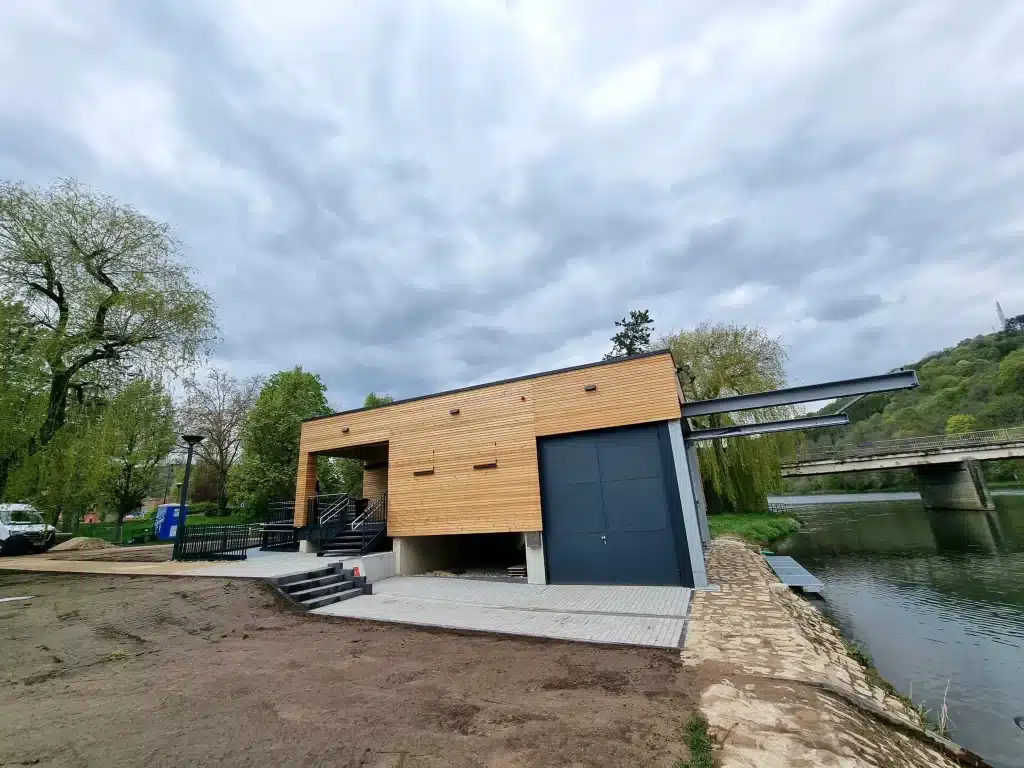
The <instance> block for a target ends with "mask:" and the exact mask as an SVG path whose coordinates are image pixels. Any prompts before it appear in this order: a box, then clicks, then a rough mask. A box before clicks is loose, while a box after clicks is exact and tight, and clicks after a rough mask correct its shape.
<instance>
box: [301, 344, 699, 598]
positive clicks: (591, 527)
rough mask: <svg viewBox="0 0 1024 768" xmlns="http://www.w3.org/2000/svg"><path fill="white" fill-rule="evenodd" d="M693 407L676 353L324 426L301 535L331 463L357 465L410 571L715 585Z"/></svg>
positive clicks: (311, 523)
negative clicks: (320, 464)
mask: <svg viewBox="0 0 1024 768" xmlns="http://www.w3.org/2000/svg"><path fill="white" fill-rule="evenodd" d="M682 402H683V397H682V391H681V389H680V387H679V384H678V380H677V376H676V368H675V364H674V362H673V359H672V356H671V354H670V353H669V352H668V351H667V350H665V351H658V352H652V353H647V354H642V355H636V356H632V357H626V358H616V359H612V360H607V361H603V362H599V363H593V364H590V365H582V366H577V367H574V368H565V369H561V370H556V371H548V372H545V373H538V374H535V375H531V376H523V377H519V378H515V379H508V380H505V381H497V382H494V383H490V384H483V385H479V386H473V387H466V388H464V389H458V390H452V391H449V392H441V393H438V394H433V395H427V396H424V397H417V398H412V399H409V400H402V401H398V402H395V403H392V404H390V405H387V406H384V407H381V408H375V409H359V410H353V411H344V412H342V413H336V414H333V415H331V416H326V417H321V418H316V419H311V420H309V421H306V422H305V423H303V425H302V436H301V441H300V447H299V471H298V482H297V487H296V491H295V501H296V504H295V526H296V527H297V528H298V529H299V531H300V537H302V536H305V537H309V534H310V531H311V530H312V528H314V527H315V525H316V523H317V521H316V520H310V509H311V508H312V509H315V507H313V506H312V505H311V504H310V499H311V498H312V497H313V496H314V494H315V492H316V490H315V489H316V457H317V456H320V455H326V456H339V457H348V458H355V459H359V460H361V461H363V463H364V467H365V469H364V482H363V495H364V496H365V497H366V498H370V499H373V498H377V497H380V496H382V495H383V494H385V493H386V509H387V534H388V536H389V537H391V542H392V547H393V550H394V557H395V569H396V572H397V573H398V574H414V573H422V572H425V571H429V570H434V569H437V568H454V567H458V566H460V565H465V564H467V563H478V562H481V561H483V560H488V559H489V560H490V561H491V562H493V563H504V562H506V561H508V562H509V564H512V562H513V561H516V560H518V561H519V562H522V561H523V560H525V563H526V566H527V572H528V579H529V581H530V582H531V583H539V584H545V583H557V584H664V585H683V586H703V585H704V584H705V575H704V559H703V548H702V544H703V543H704V542H703V538H706V536H707V533H706V532H707V522H706V519H702V518H703V514H704V509H703V504H702V496H701V492H700V483H699V480H697V482H691V476H694V477H695V476H696V467H695V461H694V458H693V456H692V455H690V456H689V457H688V455H687V453H686V450H685V448H684V441H683V432H682V425H681V406H682ZM314 514H315V512H314Z"/></svg>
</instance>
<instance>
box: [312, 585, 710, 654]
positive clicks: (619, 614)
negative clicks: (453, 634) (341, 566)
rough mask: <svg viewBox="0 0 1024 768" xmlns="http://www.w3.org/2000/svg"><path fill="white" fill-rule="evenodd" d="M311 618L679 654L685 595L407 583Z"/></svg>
mask: <svg viewBox="0 0 1024 768" xmlns="http://www.w3.org/2000/svg"><path fill="white" fill-rule="evenodd" d="M373 591H374V594H372V595H365V596H363V597H357V598H355V599H352V600H346V601H345V602H343V603H335V604H333V605H329V606H326V607H324V608H318V609H317V610H315V611H313V612H314V613H320V614H325V615H331V616H347V617H350V618H359V619H373V620H376V621H391V622H398V623H404V624H416V625H420V626H430V627H444V628H447V629H466V630H474V631H480V632H499V633H507V634H513V635H529V636H533V637H550V638H555V639H560V640H577V641H581V642H590V643H611V644H621V645H638V646H647V647H655V648H678V647H679V644H680V640H681V638H682V634H683V630H684V629H685V627H686V613H687V610H688V608H689V602H690V593H691V590H689V589H686V588H684V587H620V586H595V585H578V586H575V585H574V586H570V585H547V586H540V585H533V584H507V583H501V582H488V581H473V580H470V579H450V578H433V577H427V576H405V577H395V578H391V579H384V580H382V581H378V582H376V583H375V584H374V585H373Z"/></svg>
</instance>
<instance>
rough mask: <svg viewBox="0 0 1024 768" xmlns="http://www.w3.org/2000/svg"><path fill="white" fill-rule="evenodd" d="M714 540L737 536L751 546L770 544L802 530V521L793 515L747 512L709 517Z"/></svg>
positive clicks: (709, 525)
mask: <svg viewBox="0 0 1024 768" xmlns="http://www.w3.org/2000/svg"><path fill="white" fill-rule="evenodd" d="M708 527H709V528H710V529H711V536H712V538H717V537H719V536H737V537H739V538H741V539H743V540H744V541H749V542H750V543H751V544H770V543H771V542H773V541H776V540H777V539H781V538H782V537H783V536H788V535H789V534H791V533H794V532H796V531H798V530H800V521H799V520H798V519H797V518H795V517H793V516H792V515H786V514H776V513H774V512H747V513H743V514H737V515H708Z"/></svg>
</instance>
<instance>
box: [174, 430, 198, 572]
mask: <svg viewBox="0 0 1024 768" xmlns="http://www.w3.org/2000/svg"><path fill="white" fill-rule="evenodd" d="M181 439H182V440H184V441H185V442H186V443H187V444H188V456H187V458H186V459H185V479H184V480H183V481H182V483H181V503H180V504H179V505H178V527H177V528H176V529H175V531H174V558H175V559H179V558H180V556H181V549H182V545H183V544H184V543H185V503H186V502H187V500H188V478H189V475H191V474H192V450H193V449H194V448H195V447H196V446H197V445H199V443H201V442H203V436H202V435H182V436H181Z"/></svg>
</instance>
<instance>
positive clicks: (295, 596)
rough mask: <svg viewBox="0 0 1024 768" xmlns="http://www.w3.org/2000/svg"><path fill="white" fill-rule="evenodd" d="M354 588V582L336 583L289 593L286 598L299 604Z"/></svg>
mask: <svg viewBox="0 0 1024 768" xmlns="http://www.w3.org/2000/svg"><path fill="white" fill-rule="evenodd" d="M355 586H356V584H355V582H354V581H337V582H334V583H332V584H324V585H323V586H321V587H310V588H309V589H304V590H302V591H301V592H289V593H288V596H289V597H290V598H292V600H298V601H299V602H300V603H301V602H304V601H305V600H311V599H313V598H314V597H324V596H325V595H336V594H338V593H339V592H345V591H347V590H350V589H352V588H354V587H355Z"/></svg>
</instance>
